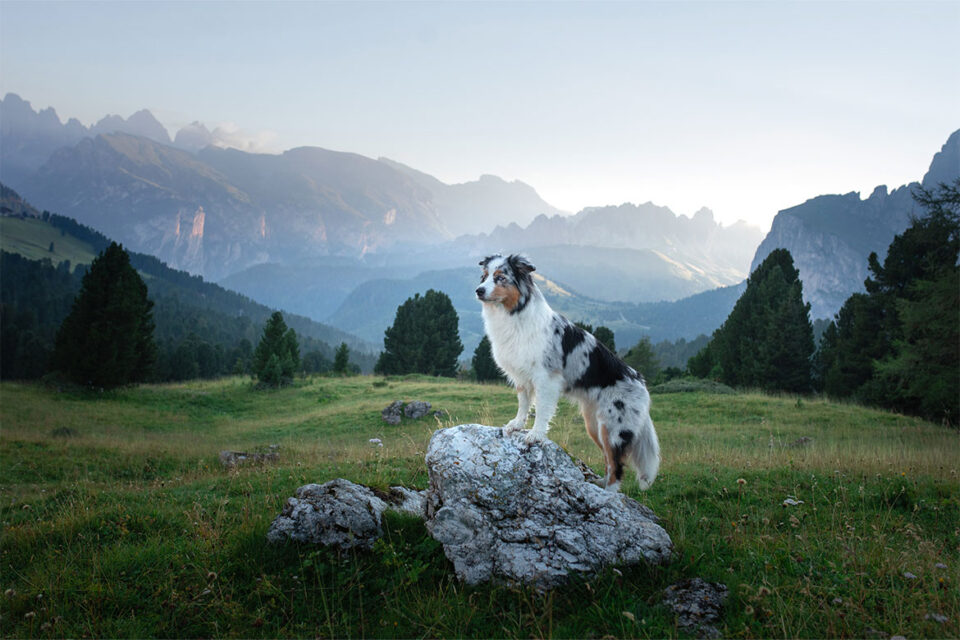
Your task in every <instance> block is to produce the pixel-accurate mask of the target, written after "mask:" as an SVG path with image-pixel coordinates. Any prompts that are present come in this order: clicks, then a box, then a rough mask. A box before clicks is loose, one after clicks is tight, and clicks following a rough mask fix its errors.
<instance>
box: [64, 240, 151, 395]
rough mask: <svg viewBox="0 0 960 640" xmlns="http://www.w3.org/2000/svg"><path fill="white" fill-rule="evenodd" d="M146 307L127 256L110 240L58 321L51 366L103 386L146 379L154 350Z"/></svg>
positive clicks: (143, 288)
mask: <svg viewBox="0 0 960 640" xmlns="http://www.w3.org/2000/svg"><path fill="white" fill-rule="evenodd" d="M152 308H153V302H152V301H151V300H150V299H148V298H147V285H146V284H144V282H143V279H142V278H141V277H140V275H139V274H138V273H137V272H136V270H135V269H134V268H133V267H132V266H131V265H130V256H129V255H127V252H126V251H124V249H123V247H122V246H120V245H118V244H117V243H115V242H113V243H111V244H110V246H108V247H107V248H106V249H104V251H103V252H102V253H101V254H100V255H99V256H97V257H96V258H95V259H94V260H93V264H91V265H90V270H89V271H88V272H87V274H86V275H85V276H84V277H83V282H82V284H81V288H80V293H79V294H78V295H77V297H76V299H75V300H74V302H73V307H72V309H71V311H70V314H69V315H68V316H67V317H66V318H65V319H64V321H63V324H61V325H60V330H59V331H58V332H57V337H56V346H55V349H54V354H53V365H54V368H55V369H57V370H59V371H61V372H62V373H64V374H65V375H67V376H68V377H69V378H70V379H71V380H73V381H74V382H76V383H77V384H81V385H85V386H91V387H98V388H104V389H112V388H115V387H118V386H122V385H127V384H134V383H137V382H142V381H144V380H146V379H147V377H148V376H149V375H150V373H151V372H152V369H153V365H154V363H155V361H156V355H157V347H156V344H155V343H154V339H153V329H154V325H153V315H152Z"/></svg>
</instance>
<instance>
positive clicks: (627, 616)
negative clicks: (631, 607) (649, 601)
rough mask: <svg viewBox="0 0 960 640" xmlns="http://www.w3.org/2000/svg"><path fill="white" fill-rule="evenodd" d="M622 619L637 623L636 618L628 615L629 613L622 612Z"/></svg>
mask: <svg viewBox="0 0 960 640" xmlns="http://www.w3.org/2000/svg"><path fill="white" fill-rule="evenodd" d="M623 617H624V618H626V619H627V620H629V621H630V622H636V621H637V617H636V616H635V615H633V614H632V613H630V612H629V611H624V612H623Z"/></svg>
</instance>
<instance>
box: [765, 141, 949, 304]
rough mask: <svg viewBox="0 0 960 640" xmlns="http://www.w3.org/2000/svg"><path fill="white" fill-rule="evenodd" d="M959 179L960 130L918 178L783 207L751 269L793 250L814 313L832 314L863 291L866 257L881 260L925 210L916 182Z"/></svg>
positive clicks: (932, 184) (926, 184) (929, 184)
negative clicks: (891, 186) (918, 200)
mask: <svg viewBox="0 0 960 640" xmlns="http://www.w3.org/2000/svg"><path fill="white" fill-rule="evenodd" d="M958 178H960V130H957V131H954V132H953V134H951V135H950V137H949V138H948V139H947V142H946V143H945V144H944V145H943V147H942V148H941V149H940V151H939V152H937V153H936V154H935V155H934V157H933V160H932V161H931V162H930V167H929V169H928V170H927V172H926V174H925V175H924V176H923V179H922V180H921V181H920V182H912V183H910V184H908V185H904V186H901V187H898V188H896V189H894V190H893V191H890V190H888V188H887V187H886V186H885V185H881V186H878V187H876V188H875V189H874V190H873V193H871V194H870V196H869V197H868V198H866V199H861V197H860V194H859V193H856V192H851V193H847V194H845V195H824V196H818V197H816V198H812V199H810V200H807V201H806V202H804V203H803V204H800V205H797V206H795V207H791V208H789V209H784V210H783V211H780V212H779V213H778V214H777V216H776V217H775V218H774V220H773V224H772V226H771V228H770V233H768V234H767V236H766V238H764V239H763V242H761V243H760V246H759V247H758V248H757V252H756V255H755V256H754V258H753V262H752V263H751V266H750V270H751V271H753V270H754V269H756V268H757V266H759V264H760V263H761V262H763V260H764V258H766V257H767V256H768V255H770V252H771V251H773V250H774V249H777V248H784V249H788V250H789V251H790V254H791V255H792V256H793V261H794V264H795V265H796V267H797V269H798V270H799V271H800V280H801V281H802V282H803V294H804V299H805V300H806V301H807V302H809V303H810V315H811V316H812V317H813V318H832V317H833V315H834V314H835V313H836V312H837V311H838V310H839V309H840V307H841V306H842V305H843V302H844V301H845V300H846V299H847V298H848V297H849V296H850V295H851V294H852V293H855V292H858V291H863V290H864V287H863V281H864V280H865V279H866V278H867V276H868V275H869V272H868V270H867V259H868V257H869V255H870V253H871V252H876V253H877V255H878V257H879V258H880V262H881V263H882V262H883V258H884V256H885V255H886V252H887V247H888V246H889V245H890V242H891V241H892V240H893V238H894V236H895V235H897V234H898V233H901V232H903V231H904V229H906V228H907V227H908V226H909V225H910V221H911V219H912V218H913V217H915V216H918V215H921V214H922V213H923V211H922V209H921V208H920V207H919V206H918V205H917V204H916V202H915V201H914V199H913V193H914V191H915V190H916V188H917V187H919V186H922V187H923V188H925V189H928V190H930V189H935V188H936V187H937V186H938V185H940V184H941V183H947V184H950V183H953V181H955V180H957V179H958Z"/></svg>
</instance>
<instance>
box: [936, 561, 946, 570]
mask: <svg viewBox="0 0 960 640" xmlns="http://www.w3.org/2000/svg"><path fill="white" fill-rule="evenodd" d="M933 566H934V567H936V568H937V569H946V568H947V565H945V564H943V563H942V562H938V563H937V564H935V565H933Z"/></svg>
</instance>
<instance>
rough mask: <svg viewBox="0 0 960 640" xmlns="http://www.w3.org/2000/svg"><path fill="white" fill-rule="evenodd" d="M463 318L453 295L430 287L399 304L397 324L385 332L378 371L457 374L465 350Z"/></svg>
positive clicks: (387, 372)
mask: <svg viewBox="0 0 960 640" xmlns="http://www.w3.org/2000/svg"><path fill="white" fill-rule="evenodd" d="M458 330H459V318H458V317H457V312H456V310H455V309H454V308H453V303H452V302H450V298H449V297H448V296H447V295H446V294H445V293H442V292H440V291H434V290H433V289H430V290H429V291H427V292H426V294H424V295H423V296H422V297H421V296H420V294H419V293H418V294H416V295H414V297H412V298H408V299H407V300H406V301H405V302H404V303H403V304H401V305H400V306H399V307H397V313H396V316H395V317H394V321H393V325H392V326H390V327H389V328H388V329H387V330H386V331H385V332H384V338H383V347H384V350H383V353H381V354H380V358H379V360H378V361H377V366H376V369H375V371H376V372H377V373H380V374H384V375H394V374H402V373H424V374H427V375H431V376H448V377H453V376H455V375H456V374H457V358H458V357H460V353H461V352H462V351H463V344H462V343H461V342H460V336H459V334H458Z"/></svg>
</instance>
